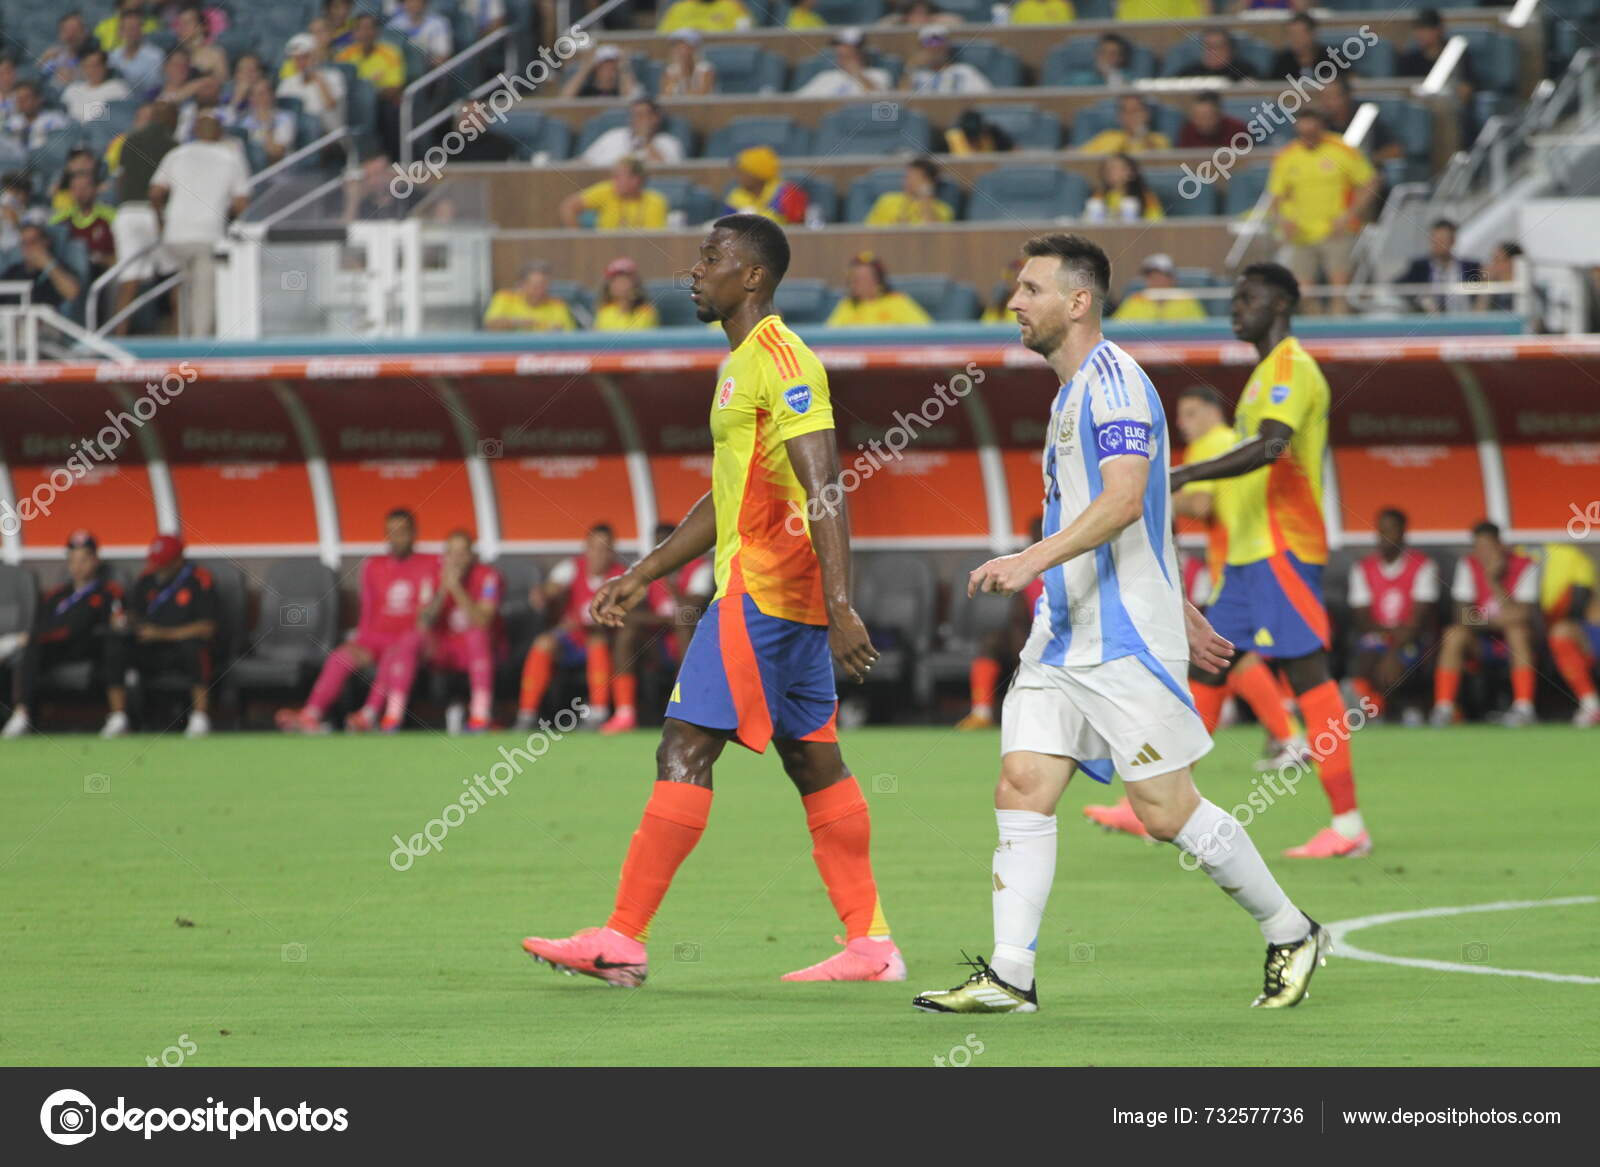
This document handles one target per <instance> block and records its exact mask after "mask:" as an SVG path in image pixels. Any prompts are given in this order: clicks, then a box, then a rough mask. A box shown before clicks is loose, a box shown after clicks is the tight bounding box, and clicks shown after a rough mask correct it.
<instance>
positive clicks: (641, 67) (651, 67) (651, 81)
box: [628, 53, 667, 97]
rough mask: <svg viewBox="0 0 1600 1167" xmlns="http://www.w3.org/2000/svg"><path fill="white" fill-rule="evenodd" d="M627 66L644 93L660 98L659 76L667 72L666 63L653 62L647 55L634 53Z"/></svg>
mask: <svg viewBox="0 0 1600 1167" xmlns="http://www.w3.org/2000/svg"><path fill="white" fill-rule="evenodd" d="M628 65H629V67H630V68H632V69H633V75H634V77H636V78H637V79H638V81H639V84H640V85H643V86H644V91H645V92H646V93H648V94H650V95H651V96H653V97H659V96H661V74H663V73H665V72H666V71H667V63H666V61H658V60H655V59H654V58H652V57H651V56H650V55H649V54H648V53H634V54H632V55H631V56H629V58H628Z"/></svg>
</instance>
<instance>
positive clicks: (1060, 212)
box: [967, 166, 1089, 223]
mask: <svg viewBox="0 0 1600 1167" xmlns="http://www.w3.org/2000/svg"><path fill="white" fill-rule="evenodd" d="M1088 199H1089V184H1088V183H1087V182H1085V181H1084V180H1083V178H1082V176H1081V175H1077V174H1072V173H1070V172H1068V171H1064V170H1057V169H1056V168H1055V167H1050V166H1011V167H1003V168H1001V169H999V170H991V171H989V173H988V174H985V175H983V176H981V177H980V178H979V179H978V181H977V182H976V183H974V184H973V188H972V196H971V198H970V199H969V200H968V202H967V218H968V219H972V220H977V221H979V222H992V221H994V220H996V219H1017V220H1019V221H1022V222H1032V223H1037V222H1039V221H1041V220H1049V219H1059V218H1076V217H1078V216H1079V215H1081V214H1083V205H1084V203H1086V202H1087V201H1088Z"/></svg>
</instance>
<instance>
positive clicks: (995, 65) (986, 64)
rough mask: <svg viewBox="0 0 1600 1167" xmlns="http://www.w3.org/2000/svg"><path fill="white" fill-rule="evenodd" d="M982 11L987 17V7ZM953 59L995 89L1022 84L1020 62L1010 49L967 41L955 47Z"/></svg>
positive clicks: (1009, 87) (981, 42)
mask: <svg viewBox="0 0 1600 1167" xmlns="http://www.w3.org/2000/svg"><path fill="white" fill-rule="evenodd" d="M984 11H985V15H987V12H988V7H987V5H986V6H985V10H984ZM955 59H956V60H957V61H960V62H961V63H963V64H966V65H971V66H972V67H973V68H974V69H976V70H977V71H978V72H980V73H982V74H983V75H984V76H985V77H987V78H988V79H989V84H991V85H993V86H994V87H995V88H996V89H1015V88H1017V87H1018V86H1019V85H1021V84H1022V61H1021V59H1019V58H1018V56H1017V55H1016V54H1015V53H1013V52H1012V51H1011V50H1010V49H1003V48H1001V47H1000V46H999V45H992V44H990V43H989V42H987V41H969V42H967V43H966V44H958V45H957V47H956V52H955Z"/></svg>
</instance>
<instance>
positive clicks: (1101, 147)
mask: <svg viewBox="0 0 1600 1167" xmlns="http://www.w3.org/2000/svg"><path fill="white" fill-rule="evenodd" d="M1079 149H1081V150H1082V151H1083V152H1084V153H1085V154H1139V153H1142V152H1143V151H1145V150H1170V149H1172V139H1170V138H1168V137H1167V136H1166V135H1165V134H1163V133H1162V132H1161V131H1160V130H1146V131H1145V132H1144V133H1142V134H1140V135H1139V136H1138V137H1135V136H1134V135H1132V134H1130V133H1128V131H1126V130H1120V129H1115V130H1101V131H1100V132H1099V133H1098V134H1096V135H1095V136H1094V137H1092V138H1090V139H1089V140H1088V141H1087V142H1085V143H1084V144H1083V145H1082V146H1080V147H1079Z"/></svg>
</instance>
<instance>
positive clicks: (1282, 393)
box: [1271, 385, 1289, 405]
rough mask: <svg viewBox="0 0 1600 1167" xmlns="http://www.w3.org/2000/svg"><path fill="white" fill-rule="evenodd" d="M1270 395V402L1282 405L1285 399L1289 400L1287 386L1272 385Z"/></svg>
mask: <svg viewBox="0 0 1600 1167" xmlns="http://www.w3.org/2000/svg"><path fill="white" fill-rule="evenodd" d="M1271 397H1272V404H1274V405H1282V404H1283V403H1284V402H1285V401H1287V400H1289V386H1287V385H1274V386H1273V387H1272V393H1271Z"/></svg>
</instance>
